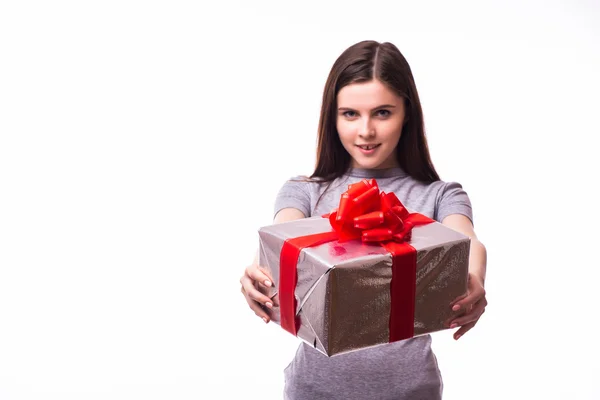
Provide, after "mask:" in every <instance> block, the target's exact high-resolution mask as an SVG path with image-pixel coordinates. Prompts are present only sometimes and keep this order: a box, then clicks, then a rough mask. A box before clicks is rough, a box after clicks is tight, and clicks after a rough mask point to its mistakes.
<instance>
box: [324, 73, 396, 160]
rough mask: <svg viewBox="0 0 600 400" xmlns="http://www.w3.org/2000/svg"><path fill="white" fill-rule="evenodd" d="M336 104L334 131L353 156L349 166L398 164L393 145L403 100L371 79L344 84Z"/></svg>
mask: <svg viewBox="0 0 600 400" xmlns="http://www.w3.org/2000/svg"><path fill="white" fill-rule="evenodd" d="M337 105H338V109H337V121H336V126H337V131H338V134H339V136H340V140H341V142H342V145H343V146H344V148H345V149H346V151H348V153H350V156H351V157H352V167H354V168H367V169H376V168H377V169H381V168H391V167H396V166H398V160H397V159H396V146H397V145H398V141H399V140H400V135H401V134H402V126H403V124H404V112H405V110H404V99H403V98H402V97H399V96H397V95H396V94H395V93H394V92H392V91H391V90H390V89H388V88H387V87H386V86H385V85H384V84H383V83H381V82H380V81H378V80H377V79H373V80H372V81H369V82H361V83H352V84H350V85H347V86H344V87H343V88H342V89H341V90H340V91H339V93H338V95H337Z"/></svg>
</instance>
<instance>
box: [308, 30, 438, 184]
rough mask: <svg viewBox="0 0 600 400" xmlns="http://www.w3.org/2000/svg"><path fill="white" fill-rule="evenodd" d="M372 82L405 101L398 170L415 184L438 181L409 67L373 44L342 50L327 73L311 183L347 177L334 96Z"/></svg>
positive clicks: (394, 51)
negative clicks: (405, 118) (415, 181)
mask: <svg viewBox="0 0 600 400" xmlns="http://www.w3.org/2000/svg"><path fill="white" fill-rule="evenodd" d="M373 79H377V80H379V81H381V82H382V83H383V84H384V85H386V86H387V87H388V88H389V89H390V90H392V91H393V92H394V93H396V94H397V95H398V96H400V97H402V98H404V99H405V105H406V116H407V120H406V122H405V125H404V127H403V129H402V135H401V136H400V141H399V142H398V147H397V148H396V157H397V159H398V164H399V165H400V167H401V168H402V169H403V170H404V171H405V172H406V173H407V174H408V175H410V176H411V177H413V178H414V179H417V180H419V181H423V182H434V181H437V180H440V178H439V176H438V174H437V172H436V171H435V168H434V167H433V163H432V162H431V158H430V156H429V148H428V147H427V140H426V138H425V127H424V124H423V111H422V110H421V102H420V101H419V95H418V93H417V88H416V86H415V81H414V78H413V75H412V72H411V69H410V66H409V65H408V62H407V61H406V59H405V58H404V56H403V55H402V53H400V51H399V50H398V48H397V47H396V46H394V45H393V44H392V43H388V42H385V43H379V42H376V41H372V40H367V41H363V42H360V43H357V44H355V45H353V46H351V47H349V48H348V49H346V50H345V51H344V52H343V53H342V54H341V55H340V56H339V57H338V59H337V60H336V61H335V63H334V64H333V67H332V68H331V72H330V73H329V76H328V78H327V82H326V83H325V89H324V91H323V103H322V106H321V115H320V118H319V136H318V145H317V160H316V166H315V170H314V172H313V174H312V175H311V176H310V177H309V179H310V180H313V179H315V180H318V181H321V182H330V183H331V182H332V181H333V180H335V179H336V178H338V177H340V176H342V175H343V174H344V173H345V172H347V171H348V169H349V167H350V165H351V158H350V154H348V152H347V151H346V149H344V147H343V146H342V142H341V141H340V138H339V135H338V132H337V128H336V118H337V95H338V93H339V91H340V90H341V89H342V88H343V87H344V86H346V85H349V84H351V83H357V82H368V81H371V80H373Z"/></svg>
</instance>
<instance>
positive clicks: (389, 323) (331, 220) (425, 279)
mask: <svg viewBox="0 0 600 400" xmlns="http://www.w3.org/2000/svg"><path fill="white" fill-rule="evenodd" d="M258 233H259V241H260V243H259V264H260V265H261V266H263V267H265V268H267V269H268V271H269V272H270V274H271V276H272V277H273V280H274V282H273V284H274V285H273V287H271V288H269V290H268V292H267V293H266V294H267V295H268V296H269V297H271V298H273V299H274V303H275V304H277V305H276V306H274V307H273V309H271V310H269V309H267V308H265V310H266V311H267V312H268V314H269V315H270V317H271V320H272V321H274V322H275V323H277V324H279V325H281V327H282V328H284V329H285V330H287V331H288V332H290V333H291V334H293V335H295V336H297V337H298V338H300V339H302V340H303V341H305V342H306V343H308V344H309V345H311V346H313V347H314V348H315V349H317V350H318V351H320V352H321V353H323V354H325V355H326V356H335V355H337V354H342V353H346V352H349V351H356V350H360V349H364V348H368V347H372V346H378V345H384V344H386V343H391V342H395V341H398V340H405V339H408V338H411V337H415V336H419V335H423V334H428V333H432V332H435V331H439V330H443V329H448V326H447V322H448V321H449V320H450V319H451V318H452V316H453V312H452V310H451V307H450V305H451V302H452V301H453V300H455V299H456V298H457V297H460V296H462V295H465V294H466V292H467V279H468V259H469V247H470V238H469V237H468V236H465V235H463V234H461V233H459V232H456V231H455V230H453V229H450V228H448V227H446V226H444V225H442V224H440V223H438V222H436V221H434V220H432V219H430V218H428V217H426V216H424V215H421V214H418V213H414V212H411V211H409V210H407V209H406V208H405V207H404V206H403V205H402V203H401V202H400V201H399V200H398V199H397V197H396V196H395V195H394V194H393V193H385V192H380V191H379V188H378V186H377V182H376V180H374V179H371V180H366V179H365V180H363V181H361V182H358V183H356V184H353V185H349V187H348V190H347V191H346V192H345V193H344V194H343V195H342V196H341V198H340V204H339V207H338V208H337V209H336V210H333V212H332V213H331V214H327V215H323V216H317V217H311V218H304V219H299V220H294V221H290V222H285V223H280V224H275V225H270V226H265V227H262V228H260V229H259V232H258Z"/></svg>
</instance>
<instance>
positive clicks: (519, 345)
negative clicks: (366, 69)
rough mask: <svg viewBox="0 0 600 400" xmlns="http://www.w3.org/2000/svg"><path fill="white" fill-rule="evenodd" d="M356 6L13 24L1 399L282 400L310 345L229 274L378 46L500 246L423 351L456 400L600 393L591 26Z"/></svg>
mask: <svg viewBox="0 0 600 400" xmlns="http://www.w3.org/2000/svg"><path fill="white" fill-rule="evenodd" d="M329 3H331V4H330V5H329ZM483 3H485V4H486V5H485V6H484V5H483ZM366 4H367V3H365V2H358V1H343V2H341V1H337V2H327V4H321V5H319V6H316V5H313V4H307V3H298V2H296V3H289V2H275V1H269V2H265V1H259V2H243V1H228V2H220V3H219V4H206V5H199V2H193V1H188V2H181V1H169V2H167V1H163V2H158V1H155V2H142V1H138V2H134V1H105V2H94V3H92V2H76V1H70V2H69V1H57V2H41V1H38V2H31V1H6V2H2V3H1V4H0V135H1V136H0V399H2V400H20V399H27V400H30V399H44V400H45V399H61V400H65V399H77V400H80V399H111V400H116V399H182V400H183V399H205V398H245V399H259V398H260V399H265V398H266V399H276V398H281V390H282V388H283V374H282V370H283V368H284V367H285V366H286V365H287V364H288V362H289V361H290V360H291V357H292V356H293V354H294V352H295V349H296V346H297V344H298V342H297V340H296V339H295V338H293V337H291V335H289V334H287V333H286V332H284V331H282V330H281V329H280V328H279V327H278V326H276V325H273V324H269V325H266V326H265V324H264V323H263V322H262V321H261V320H260V319H258V318H256V317H255V316H254V314H253V313H252V312H251V311H250V310H249V309H248V307H247V306H246V304H245V302H244V300H243V298H242V296H241V294H240V293H239V277H240V276H241V274H242V271H243V269H244V267H245V266H246V265H247V264H248V263H249V262H250V261H251V260H252V257H253V253H254V251H255V249H256V246H257V245H258V238H257V234H256V231H257V230H258V228H259V227H260V226H262V225H267V224H270V223H271V218H272V207H273V201H274V198H275V195H276V193H277V191H278V190H279V188H280V187H281V185H282V184H283V182H284V181H285V180H286V179H287V178H289V177H291V176H293V175H297V174H309V173H311V172H312V170H311V169H312V167H313V165H314V159H315V157H314V149H315V143H316V128H317V123H318V112H319V107H320V100H321V93H322V89H323V85H324V82H325V79H326V77H327V74H328V72H329V69H330V67H331V65H332V63H333V62H334V60H335V59H336V58H337V56H338V55H339V54H340V53H341V52H342V51H343V50H344V49H345V48H347V47H348V46H350V45H352V44H354V43H356V42H358V41H361V40H365V39H374V40H378V41H391V42H393V43H394V44H396V45H397V46H398V47H399V48H400V50H401V51H402V52H403V53H404V55H405V56H406V58H407V59H408V61H409V63H410V65H411V67H412V69H413V73H414V76H415V79H416V83H417V88H418V90H419V92H420V96H421V99H422V104H423V109H424V113H425V119H426V129H427V134H428V138H429V144H430V148H431V153H432V157H433V161H434V164H435V166H436V168H437V170H438V172H439V173H440V175H441V176H442V179H444V180H455V181H458V182H461V183H462V184H463V186H464V188H465V189H466V190H467V192H468V193H469V195H470V197H471V200H472V202H473V206H474V212H475V227H476V231H477V233H478V235H479V237H480V239H481V240H482V241H483V242H484V243H485V244H486V246H487V249H488V255H489V263H488V282H487V290H488V300H489V303H490V304H489V306H488V309H487V312H486V314H485V315H484V316H483V318H482V319H481V321H480V323H479V324H478V325H477V327H476V328H475V329H473V330H472V331H471V332H469V333H468V334H467V335H465V336H464V337H463V338H461V339H460V340H459V341H458V342H455V341H453V340H452V339H451V332H450V331H444V332H439V333H436V334H434V335H433V336H434V349H435V351H436V354H437V356H438V360H439V364H440V369H441V371H442V374H443V377H444V382H445V399H461V400H466V399H505V398H519V399H529V398H544V399H598V398H600V389H599V388H598V385H597V384H596V381H597V378H598V376H600V368H599V367H598V364H597V362H598V361H597V360H598V357H599V356H600V345H599V344H598V340H597V334H598V328H599V324H598V320H597V315H598V307H599V306H600V302H599V301H598V296H597V293H598V290H597V285H598V278H599V277H600V274H599V273H598V267H600V265H599V264H600V263H599V262H598V256H597V247H598V245H597V243H596V241H597V237H598V236H597V232H596V229H597V226H598V222H599V221H598V206H597V203H596V199H597V194H596V193H597V191H596V188H597V185H596V182H597V172H598V171H599V170H600V169H599V162H598V156H597V147H595V146H594V145H593V143H595V139H596V136H598V134H599V133H600V123H599V122H598V119H597V111H598V108H599V105H600V104H599V101H598V93H599V92H600V80H599V78H598V71H600V46H599V45H598V43H599V41H600V25H599V24H598V21H599V20H600V6H599V5H598V3H597V2H593V1H591V0H590V1H567V0H563V1H509V2H507V1H502V2H500V1H498V2H477V1H472V2H443V1H439V2H432V1H422V2H414V1H411V2H399V1H393V2H381V3H369V5H368V6H367V5H366ZM417 4H418V5H417ZM209 393H211V394H209Z"/></svg>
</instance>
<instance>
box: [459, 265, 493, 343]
mask: <svg viewBox="0 0 600 400" xmlns="http://www.w3.org/2000/svg"><path fill="white" fill-rule="evenodd" d="M451 306H452V311H454V312H456V313H457V314H458V317H457V318H454V319H453V320H452V321H451V322H450V328H456V327H458V326H460V329H459V330H458V331H456V332H455V333H454V340H458V339H459V338H460V337H461V336H462V335H464V334H465V333H467V332H468V331H469V330H470V329H471V328H473V327H474V326H475V324H477V321H479V318H481V315H482V314H483V313H484V312H485V307H486V306H487V300H486V299H485V289H484V288H483V279H481V278H480V277H479V276H477V275H476V274H473V273H469V282H468V292H467V295H466V296H465V297H463V298H460V299H458V300H455V301H454V302H453V303H452V304H451Z"/></svg>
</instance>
